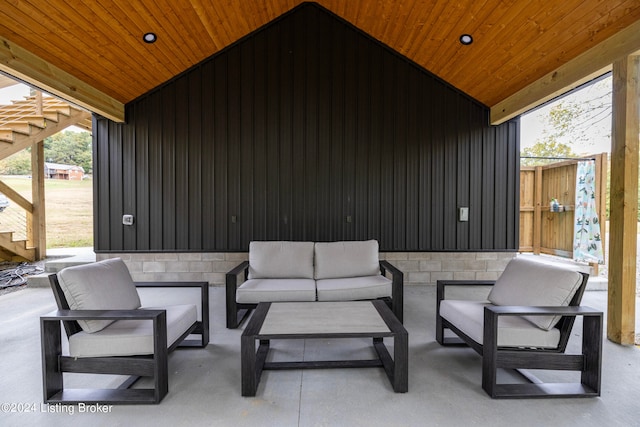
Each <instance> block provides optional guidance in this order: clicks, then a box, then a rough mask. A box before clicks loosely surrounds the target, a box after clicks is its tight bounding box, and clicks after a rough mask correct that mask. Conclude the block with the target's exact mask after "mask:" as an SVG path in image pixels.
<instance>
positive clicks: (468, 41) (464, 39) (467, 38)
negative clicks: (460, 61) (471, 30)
mask: <svg viewBox="0 0 640 427" xmlns="http://www.w3.org/2000/svg"><path fill="white" fill-rule="evenodd" d="M460 43H462V44H463V45H465V46H467V45H470V44H471V43H473V37H471V34H463V35H461V36H460Z"/></svg>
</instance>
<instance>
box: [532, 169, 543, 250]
mask: <svg viewBox="0 0 640 427" xmlns="http://www.w3.org/2000/svg"><path fill="white" fill-rule="evenodd" d="M533 181H534V189H533V253H534V254H535V255H540V239H541V233H542V166H536V170H535V172H534V175H533Z"/></svg>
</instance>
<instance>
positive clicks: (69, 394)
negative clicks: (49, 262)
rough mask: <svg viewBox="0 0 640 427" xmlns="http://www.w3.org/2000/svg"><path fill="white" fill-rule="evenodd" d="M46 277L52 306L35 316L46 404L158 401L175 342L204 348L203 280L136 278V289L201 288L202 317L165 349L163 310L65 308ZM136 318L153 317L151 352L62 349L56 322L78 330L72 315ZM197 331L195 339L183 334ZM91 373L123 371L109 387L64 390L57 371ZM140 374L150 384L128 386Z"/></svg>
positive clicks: (206, 315)
mask: <svg viewBox="0 0 640 427" xmlns="http://www.w3.org/2000/svg"><path fill="white" fill-rule="evenodd" d="M49 282H50V284H51V288H52V290H53V294H54V296H55V299H56V303H57V305H58V310H57V311H54V312H52V313H50V314H48V315H45V316H41V317H40V332H41V350H42V380H43V393H44V402H45V403H49V404H55V403H62V404H77V403H81V402H82V403H89V404H91V403H101V404H137V403H159V402H160V401H161V400H162V398H163V397H164V396H165V395H166V394H167V393H168V391H169V381H168V354H169V353H170V352H172V351H173V350H175V349H176V348H178V347H181V348H182V347H191V348H194V347H198V348H202V347H205V346H206V345H207V344H208V343H209V284H208V283H207V282H136V283H135V285H136V287H139V288H153V287H156V288H160V287H164V288H184V287H196V288H200V292H201V294H200V295H201V312H202V320H201V321H196V322H195V323H194V324H193V325H191V327H190V328H189V329H188V330H187V331H186V332H185V333H184V334H183V335H182V336H181V337H180V338H179V339H178V340H176V342H175V343H173V344H172V345H171V346H170V347H169V348H167V323H166V311H165V310H71V309H69V304H68V302H67V300H66V298H65V296H64V293H63V291H62V289H61V288H60V284H59V282H58V278H57V275H56V274H51V275H49ZM90 319H105V320H125V319H140V320H150V321H152V322H153V330H154V352H153V355H141V356H118V357H87V358H74V357H70V356H64V355H63V354H62V340H61V335H62V334H61V328H60V324H61V323H62V324H63V325H64V329H65V332H66V334H67V337H70V336H72V335H73V334H75V333H77V332H80V331H81V330H82V328H81V327H80V325H79V324H78V322H77V321H78V320H90ZM189 335H200V339H189V340H187V339H186V338H187V337H188V336H189ZM65 372H73V373H91V374H112V375H128V376H129V378H128V379H127V380H125V381H124V382H123V383H122V384H121V385H120V386H119V387H118V388H115V389H65V388H64V383H63V373H65ZM141 377H153V379H154V387H153V388H138V389H133V388H131V386H132V385H133V384H135V383H136V381H137V380H138V379H140V378H141Z"/></svg>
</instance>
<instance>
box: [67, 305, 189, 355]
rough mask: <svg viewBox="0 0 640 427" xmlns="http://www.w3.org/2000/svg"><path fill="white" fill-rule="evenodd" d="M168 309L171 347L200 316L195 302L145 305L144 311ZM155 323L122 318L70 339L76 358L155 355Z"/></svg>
mask: <svg viewBox="0 0 640 427" xmlns="http://www.w3.org/2000/svg"><path fill="white" fill-rule="evenodd" d="M145 309H148V310H166V312H167V346H171V344H173V343H174V342H176V340H177V339H178V338H180V337H181V336H182V335H183V334H184V333H185V332H186V331H187V330H188V329H189V328H190V327H191V325H193V324H194V322H195V321H196V318H197V310H196V306H195V305H193V304H184V305H171V306H166V307H145V308H142V309H141V310H145ZM153 339H154V337H153V322H152V321H151V320H118V321H115V322H113V323H112V324H110V325H109V326H107V327H106V328H104V329H102V330H100V331H98V332H94V333H87V332H84V331H82V332H79V333H77V334H74V335H72V336H71V337H70V338H69V354H70V355H71V356H72V357H110V356H135V355H142V354H153Z"/></svg>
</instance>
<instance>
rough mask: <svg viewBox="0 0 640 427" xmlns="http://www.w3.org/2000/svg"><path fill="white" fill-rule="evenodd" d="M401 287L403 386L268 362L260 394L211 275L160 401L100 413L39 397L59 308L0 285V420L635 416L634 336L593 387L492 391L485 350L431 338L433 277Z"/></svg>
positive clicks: (344, 346)
mask: <svg viewBox="0 0 640 427" xmlns="http://www.w3.org/2000/svg"><path fill="white" fill-rule="evenodd" d="M405 292H406V293H405V326H406V328H407V329H408V331H409V346H410V348H409V392H408V393H406V394H396V393H394V392H393V391H392V389H391V385H390V384H389V381H388V380H387V378H386V376H385V374H384V372H383V371H382V369H379V368H367V369H334V370H306V371H300V370H294V371H268V372H265V373H264V374H263V376H262V380H261V382H260V385H259V388H258V393H257V396H256V397H253V398H244V397H241V396H240V335H241V333H242V327H241V328H240V329H237V330H227V329H226V328H225V326H224V314H225V309H224V289H223V288H221V287H212V288H211V294H210V300H211V301H210V303H211V316H212V317H211V321H212V325H211V344H210V345H209V346H208V347H207V348H206V349H198V350H192V349H186V350H177V351H175V352H174V353H172V355H171V356H170V359H169V394H168V395H167V397H165V399H164V400H163V401H162V402H161V403H160V404H159V405H133V406H112V407H110V408H109V407H107V408H102V409H105V410H106V412H107V413H86V412H85V413H80V408H79V407H78V406H73V407H72V408H73V414H72V413H71V412H70V411H69V410H65V411H63V412H56V411H62V410H63V409H64V408H63V407H62V408H61V407H60V406H57V405H52V406H47V405H41V402H42V380H41V362H40V335H39V316H40V315H42V314H45V313H48V312H49V311H51V310H53V309H54V306H55V305H54V301H53V296H52V294H51V291H50V290H49V289H46V288H27V289H24V290H21V291H18V292H14V293H11V294H7V295H4V296H2V297H0V404H2V405H0V425H2V426H68V425H73V424H75V425H92V426H107V425H108V426H118V425H122V426H156V427H157V426H187V425H188V426H200V425H207V426H250V425H251V426H279V427H288V426H462V425H478V426H513V425H518V426H522V427H524V426H547V425H554V426H581V427H586V426H598V427H599V426H603V425H606V426H632V425H640V413H639V412H638V410H637V408H638V405H639V400H640V349H639V348H637V347H635V346H620V345H617V344H614V343H611V342H610V341H608V340H606V339H605V344H604V350H603V372H602V396H601V397H599V398H587V399H580V398H578V399H540V400H535V399H525V400H492V399H491V398H489V397H488V396H487V395H486V394H485V392H484V391H483V390H482V388H481V386H480V382H481V359H480V357H479V356H478V355H477V354H476V353H475V352H474V351H473V350H471V349H469V348H443V347H441V346H440V345H438V344H437V343H436V342H435V337H434V330H435V288H434V287H433V286H411V287H407V288H406V291H405ZM174 297H175V296H171V297H170V298H174ZM145 298H147V299H150V298H151V297H149V296H143V300H144V299H145ZM606 299H607V293H606V292H601V291H589V292H586V294H585V297H584V301H583V303H584V304H585V305H590V306H592V307H595V308H598V309H600V310H605V309H606ZM605 320H606V316H605ZM580 324H581V322H577V327H576V328H574V333H573V336H572V339H571V342H570V347H575V345H577V342H578V340H579V338H580V329H581V328H580ZM605 330H606V327H605ZM369 344H370V343H369V341H368V340H351V341H345V340H342V341H341V340H307V341H281V342H274V343H273V344H272V347H273V348H274V358H275V359H278V360H291V359H296V358H298V359H299V358H301V357H303V355H304V357H308V358H310V359H313V358H322V357H328V358H331V357H334V356H335V355H336V354H344V353H349V355H352V356H353V357H356V358H357V357H363V356H362V355H364V357H367V356H366V355H367V354H371V355H372V354H373V353H372V351H371V350H370V349H369ZM76 377H78V376H77V375H76ZM82 377H83V378H81V379H80V380H77V379H70V380H69V383H72V382H73V381H77V382H78V383H79V384H82V383H84V384H91V385H92V386H94V384H96V383H98V382H101V383H102V382H105V380H104V379H102V378H100V379H98V378H96V376H82ZM72 380H73V381H72ZM106 382H107V383H113V382H115V379H114V378H110V379H109V380H107V381H106ZM24 405H26V409H25V408H24ZM67 409H69V408H67ZM12 410H16V411H18V412H11V411H12ZM27 410H29V411H30V412H26V411H27Z"/></svg>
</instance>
